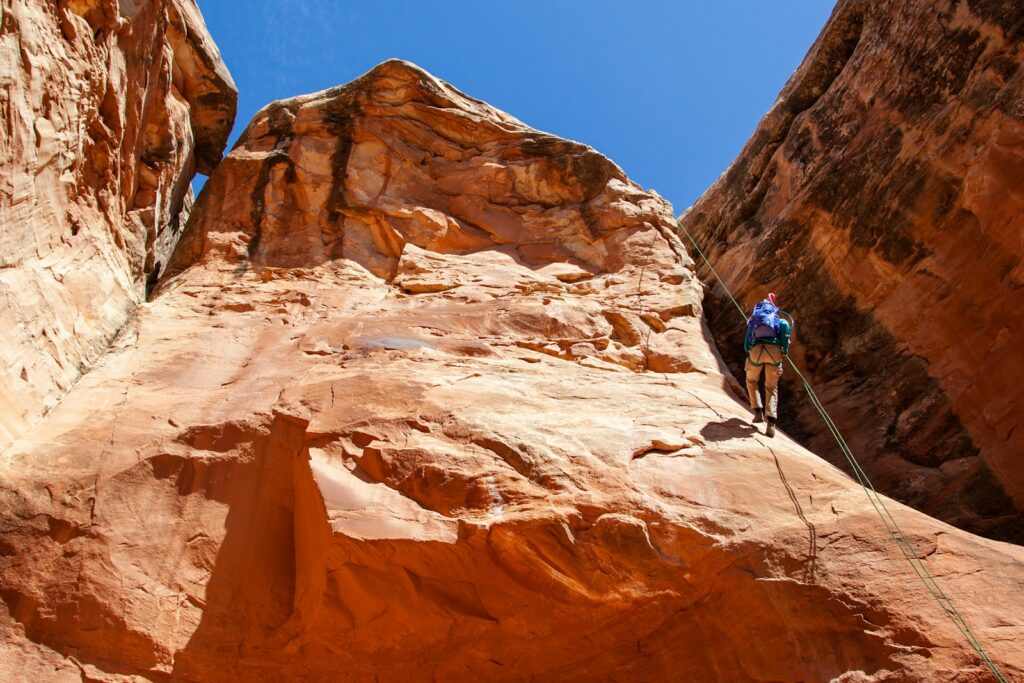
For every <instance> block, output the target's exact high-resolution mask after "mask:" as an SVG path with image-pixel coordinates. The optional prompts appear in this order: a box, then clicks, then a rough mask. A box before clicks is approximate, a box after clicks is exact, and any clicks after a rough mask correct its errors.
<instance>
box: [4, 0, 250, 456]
mask: <svg viewBox="0 0 1024 683" xmlns="http://www.w3.org/2000/svg"><path fill="white" fill-rule="evenodd" d="M0 12H2V19H0V72H2V76H0V79H2V83H3V87H2V88H0V102H2V107H0V110H2V113H0V118H2V119H3V123H4V125H3V129H2V132H0V168H3V174H2V176H0V224H2V225H3V230H2V232H0V348H2V349H3V359H4V360H3V363H2V364H0V451H2V450H4V449H5V448H6V447H7V446H9V445H10V444H11V443H12V441H14V440H15V439H17V438H18V437H19V436H20V435H21V434H23V433H24V431H25V429H26V428H28V427H30V426H31V425H33V424H35V423H36V422H37V421H38V419H39V418H40V417H41V416H42V415H44V414H45V413H46V412H47V411H48V410H50V409H51V408H52V407H53V406H54V405H56V404H57V402H58V401H59V400H60V398H61V396H63V395H64V393H65V392H66V391H67V390H68V388H69V387H70V386H71V385H72V384H73V383H74V382H75V381H76V380H77V379H78V377H79V376H80V375H81V373H82V372H83V371H84V370H86V369H87V368H88V367H89V366H90V365H91V364H92V363H93V362H94V361H95V360H96V358H98V357H99V355H100V354H101V353H102V352H103V351H104V349H106V347H107V345H108V344H109V343H110V341H111V339H112V338H113V337H114V336H115V335H116V334H117V332H118V330H120V329H121V327H122V326H123V325H124V323H125V321H126V320H127V319H128V318H129V316H130V315H131V314H132V311H133V310H134V309H135V307H136V306H137V305H138V304H139V302H141V301H142V300H144V298H145V296H146V289H147V285H148V286H152V285H153V284H154V283H155V282H156V279H157V277H158V275H159V273H160V271H161V269H162V267H163V266H164V265H165V264H166V263H167V259H168V257H169V256H170V254H171V251H172V250H173V248H174V245H175V243H176V242H177V239H178V237H179V236H180V234H181V229H182V228H183V227H184V220H185V219H186V218H187V216H188V210H189V207H190V205H191V203H192V191H191V185H190V183H191V180H192V177H193V175H194V174H195V173H196V172H197V171H198V172H200V173H206V174H208V173H210V172H211V171H212V170H213V168H214V167H215V166H216V165H217V163H218V162H219V161H220V158H221V154H222V152H223V150H224V146H225V144H226V142H227V137H228V134H229V132H230V130H231V126H232V124H233V122H234V116H235V105H236V92H235V87H234V83H233V82H232V80H231V75H230V74H229V73H228V71H227V69H226V67H225V66H224V64H223V63H222V62H221V59H220V55H219V52H218V51H217V47H216V45H214V43H213V41H212V39H211V38H210V36H209V34H208V33H207V30H206V27H205V25H204V23H203V20H202V17H201V16H200V14H199V10H198V9H197V8H196V6H195V4H194V2H193V0H121V1H120V2H115V1H114V0H62V1H60V2H57V1H54V0H49V1H38V0H11V1H8V2H4V3H3V5H2V10H0Z"/></svg>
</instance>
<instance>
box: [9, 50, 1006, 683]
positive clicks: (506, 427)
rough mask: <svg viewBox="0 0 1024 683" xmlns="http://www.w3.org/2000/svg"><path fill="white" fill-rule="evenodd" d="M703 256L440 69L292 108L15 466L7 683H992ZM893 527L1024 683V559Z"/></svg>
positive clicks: (597, 163)
mask: <svg viewBox="0 0 1024 683" xmlns="http://www.w3.org/2000/svg"><path fill="white" fill-rule="evenodd" d="M673 228H674V218H673V215H672V211H671V207H670V206H669V205H668V204H667V203H666V202H664V201H663V200H662V199H660V198H659V197H658V196H657V195H655V194H653V193H650V192H645V191H643V190H641V189H640V188H639V187H637V186H636V185H635V184H634V183H632V182H630V181H629V180H628V179H627V178H626V177H625V176H624V175H623V173H622V171H621V170H619V169H618V168H617V167H616V166H615V165H614V164H612V163H611V162H610V161H608V160H607V159H605V158H604V157H602V156H601V155H600V154H598V153H596V152H595V151H593V150H591V149H589V148H587V147H585V146H583V145H580V144H577V143H573V142H568V141H565V140H560V139H557V138H554V137H552V136H550V135H547V134H544V133H541V132H538V131H535V130H532V129H530V128H528V127H526V126H524V125H523V124H521V123H519V122H518V121H516V120H515V119H513V118H511V117H510V116H508V115H506V114H503V113H501V112H498V111H496V110H494V109H492V108H491V107H489V106H487V105H485V104H483V103H481V102H479V101H476V100H473V99H471V98H469V97H467V96H465V95H462V94H461V93H459V92H457V91H456V90H454V89H453V88H451V87H450V86H448V85H445V84H443V83H441V82H440V81H438V80H436V79H434V78H433V77H432V76H430V75H429V74H426V73H424V72H422V71H420V70H419V69H417V68H415V67H413V66H412V65H410V64H407V63H404V62H395V61H393V62H387V63H385V64H383V65H381V66H379V67H377V68H376V69H374V70H373V71H372V72H370V73H369V74H367V75H366V76H364V77H362V78H360V79H358V80H357V81H355V82H354V83H352V84H350V85H348V86H345V87H343V88H338V89H334V90H329V91H325V92H322V93H317V94H314V95H309V96H305V97H300V98H296V99H293V100H288V101H284V102H279V103H276V104H274V105H271V106H270V107H268V108H267V109H265V110H264V111H263V112H261V113H260V114H259V115H258V116H257V117H256V119H255V120H254V121H253V122H252V124H251V125H250V126H249V128H248V130H247V131H246V133H245V134H244V135H243V136H242V138H241V139H240V141H239V144H238V146H237V147H236V148H235V149H234V150H233V151H232V153H231V154H230V155H229V156H228V157H227V158H226V159H225V161H224V162H223V163H222V164H221V165H220V166H219V167H218V168H217V170H216V171H215V173H214V174H213V177H212V178H211V180H210V182H209V183H208V185H207V189H206V190H204V193H203V197H202V198H201V200H200V202H199V205H198V206H197V208H196V210H195V211H194V212H193V214H192V217H191V219H190V223H189V226H188V228H187V237H186V239H184V240H183V241H182V242H181V244H180V246H179V248H178V251H177V253H176V256H175V258H174V259H173V265H174V267H175V268H176V271H177V274H176V275H175V276H174V277H173V278H171V279H170V280H169V281H166V282H165V284H163V285H161V287H160V289H159V291H158V292H157V294H156V296H155V298H154V299H153V300H152V301H151V302H150V303H148V304H145V305H144V306H143V307H142V308H141V309H140V311H139V314H138V316H137V318H136V319H135V321H134V323H133V325H132V326H131V328H130V329H128V330H126V331H125V333H124V334H123V336H122V337H120V338H119V339H118V341H117V343H116V344H115V345H114V347H113V348H112V349H111V351H110V353H109V354H107V355H106V356H105V357H104V358H103V359H102V362H101V363H100V364H99V365H98V366H97V367H96V368H95V369H94V370H93V371H92V372H90V373H89V374H88V375H86V376H85V377H84V378H83V379H82V380H81V381H80V382H79V383H78V384H77V385H76V386H75V388H74V389H73V391H72V392H71V393H70V394H69V395H68V397H67V398H66V399H65V400H64V401H63V402H62V403H61V405H60V406H59V407H58V408H57V409H55V410H54V411H53V412H52V413H51V414H50V415H49V416H48V417H47V418H46V420H45V421H44V422H43V423H42V424H40V425H39V426H38V427H37V428H36V429H34V430H33V431H32V433H31V436H30V437H29V438H26V439H23V440H22V441H21V442H20V443H19V445H18V447H17V448H16V449H13V450H12V451H10V452H9V453H8V455H7V457H5V458H4V460H3V463H2V466H3V468H4V470H3V472H4V482H5V484H4V486H3V488H2V491H0V506H2V507H0V509H2V512H3V515H2V518H3V520H4V522H3V524H4V528H3V529H2V538H3V546H2V551H0V596H2V598H3V604H4V605H5V608H6V610H7V614H8V617H7V618H6V619H5V620H4V621H3V628H4V629H5V630H4V633H5V640H4V646H3V648H2V649H0V653H2V654H0V657H2V659H0V667H2V666H3V665H6V666H8V667H14V666H17V667H18V670H19V671H29V672H33V673H35V674H36V675H38V676H39V677H50V678H51V679H59V678H60V677H61V676H62V675H63V676H64V677H65V678H67V679H69V680H77V679H78V678H79V677H80V676H81V675H83V674H84V675H86V676H89V677H91V679H98V680H104V679H106V680H118V679H119V678H120V677H127V676H131V675H137V676H140V677H143V678H147V679H153V680H162V679H164V678H167V677H170V678H172V679H180V680H204V681H220V680H225V681H226V680H289V679H290V680H300V679H301V680H322V681H328V680H329V681H337V680H352V681H362V680H382V681H407V680H448V681H477V680H580V681H584V680H586V681H590V680H602V679H613V680H701V681H704V680H721V681H736V680H743V681H797V680H814V681H820V680H830V679H836V680H841V681H886V680H889V681H897V680H898V681H906V680H920V681H925V680H937V679H938V680H952V681H981V680H986V677H985V673H984V670H983V669H981V668H980V666H979V662H978V661H977V659H976V658H974V657H973V656H972V654H971V653H970V651H969V650H967V649H966V647H965V645H964V644H963V641H962V638H961V636H960V634H959V633H957V632H956V631H955V630H954V629H953V627H952V626H951V625H950V624H949V623H948V622H946V621H945V620H944V617H943V615H942V613H941V611H940V610H939V608H938V607H937V606H936V605H935V604H934V603H933V602H930V600H931V599H930V598H929V597H928V595H927V594H926V593H925V592H924V590H923V589H919V588H917V586H916V585H915V584H914V583H913V581H915V580H916V579H915V578H914V577H913V574H912V573H911V570H910V569H909V568H908V566H907V565H905V564H903V563H902V561H901V560H900V557H899V551H898V550H897V549H896V547H895V546H894V545H893V544H892V542H891V540H890V539H889V538H888V537H887V535H886V534H885V532H884V530H883V528H882V527H881V526H880V524H879V523H878V520H877V518H876V517H874V512H873V511H872V510H871V508H870V506H869V505H868V504H867V502H866V501H865V499H864V498H863V497H862V494H861V492H860V490H859V489H858V488H856V487H855V486H854V485H853V484H852V483H851V481H850V480H849V479H848V478H847V477H846V476H845V475H843V474H842V473H841V472H840V471H839V470H837V469H835V468H834V467H832V466H831V465H829V464H828V463H826V462H824V461H823V460H821V459H819V458H818V457H816V456H815V455H813V454H812V453H810V452H808V451H806V450H804V449H803V448H801V447H800V446H798V445H797V444H795V443H794V442H792V441H790V440H789V439H787V438H785V437H781V438H777V439H775V440H774V441H767V440H764V439H763V438H762V437H757V436H754V434H753V429H752V428H751V427H750V426H749V425H748V424H747V422H746V420H747V419H748V417H749V415H748V413H747V411H746V409H745V408H744V407H743V406H742V405H741V404H739V403H738V402H737V401H736V400H734V399H733V398H732V397H731V396H730V395H729V393H728V392H727V391H726V388H727V387H729V386H731V385H730V384H729V382H730V380H727V379H726V376H725V375H723V369H722V367H721V363H720V360H719V359H718V357H717V354H716V352H715V351H714V347H713V345H712V343H711V341H710V334H709V333H708V332H707V330H706V328H705V327H704V326H703V324H702V318H701V314H702V311H701V304H700V299H701V286H700V284H699V282H698V281H697V279H696V277H695V276H694V274H693V273H692V262H691V261H690V260H689V257H688V256H687V255H686V252H685V251H684V250H683V249H682V247H681V245H680V243H679V241H678V239H677V238H676V237H675V236H674V234H673V231H672V230H673ZM892 505H893V508H894V509H895V511H896V514H897V515H898V516H899V518H900V520H901V522H902V523H903V525H904V528H905V529H907V530H908V532H909V533H910V535H911V537H912V539H913V540H914V542H915V543H916V544H917V545H918V546H919V548H920V550H921V552H922V553H925V554H927V557H928V559H927V562H928V565H929V567H931V569H932V571H934V572H935V573H936V574H938V575H940V576H941V577H942V580H943V581H945V582H946V584H947V585H948V587H949V589H950V591H951V593H952V594H953V595H955V596H956V598H957V599H958V600H959V601H960V606H961V608H962V609H963V610H964V611H965V613H966V614H967V615H968V616H969V618H970V619H971V621H972V623H973V624H974V627H975V628H976V629H977V631H978V633H979V636H980V637H981V638H982V639H983V641H984V642H985V643H986V646H987V647H988V649H989V651H990V653H991V654H992V656H993V657H994V658H995V659H996V660H997V661H998V662H999V664H1000V665H1001V666H1002V667H1003V668H1004V669H1005V671H1006V673H1007V674H1008V675H1010V676H1020V675H1022V674H1024V646H1022V643H1024V631H1022V626H1021V616H1022V610H1024V607H1022V606H1021V605H1020V604H1019V601H1013V600H1007V599H1006V596H1009V595H1016V594H1020V592H1021V590H1022V589H1024V551H1022V550H1021V549H1020V548H1018V547H1015V546H1011V545H1007V544H1002V543H998V542H994V541H988V540H984V539H979V538H976V537H974V536H971V535H969V534H967V533H964V532H962V531H959V530H956V529H953V528H951V527H948V526H947V525H945V524H942V523H940V522H936V521H934V520H932V519H929V518H927V517H925V516H924V515H922V514H920V513H918V512H915V511H913V510H910V509H908V508H904V507H902V506H900V505H898V504H896V503H893V504H892Z"/></svg>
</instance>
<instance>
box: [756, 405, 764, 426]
mask: <svg viewBox="0 0 1024 683" xmlns="http://www.w3.org/2000/svg"><path fill="white" fill-rule="evenodd" d="M754 422H755V423H756V422H764V409H762V408H755V409H754Z"/></svg>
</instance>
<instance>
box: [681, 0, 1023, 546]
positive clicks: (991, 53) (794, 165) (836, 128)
mask: <svg viewBox="0 0 1024 683" xmlns="http://www.w3.org/2000/svg"><path fill="white" fill-rule="evenodd" d="M1022 37H1024V7H1022V6H1021V4H1020V3H1019V2H1013V1H1011V0H1005V1H990V2H986V1H981V0H969V1H966V2H949V1H940V2H934V1H932V0H915V1H912V2H866V1H861V0H843V1H841V2H840V3H839V4H838V5H837V6H836V9H835V11H834V13H833V15H832V18H831V19H830V20H829V22H828V24H827V26H826V27H825V29H824V31H823V32H822V34H821V36H820V37H819V38H818V40H817V42H816V43H815V44H814V46H813V47H812V48H811V51H810V52H809V53H808V55H807V57H806V59H805V60H804V62H803V64H802V65H801V66H800V68H799V69H798V70H797V71H796V73H794V75H793V77H792V78H791V79H790V81H789V82H788V83H787V85H786V86H785V88H784V89H783V91H782V93H781V94H780V96H779V98H778V100H777V101H776V103H775V105H774V106H773V107H772V109H771V111H770V112H769V113H768V114H767V115H766V116H765V117H764V119H763V120H762V121H761V123H760V125H759V126H758V128H757V130H756V131H755V133H754V135H753V137H751V139H750V141H749V142H748V143H747V145H746V147H745V148H744V149H743V151H742V152H741V154H740V156H739V157H738V158H737V159H736V161H735V162H734V163H733V164H732V166H731V167H730V168H729V169H728V171H726V173H724V174H723V175H722V177H721V178H720V179H719V180H718V181H717V182H716V183H715V184H714V185H713V186H712V187H711V188H710V189H709V190H708V191H707V192H706V193H705V194H704V195H703V196H702V197H701V198H700V200H699V201H698V202H697V203H696V204H695V205H694V206H693V207H691V208H690V209H688V210H687V211H686V212H685V213H684V214H683V216H682V217H681V224H682V225H683V226H684V227H685V228H686V229H687V230H689V231H690V232H691V233H692V234H693V235H694V236H695V237H696V239H697V240H698V242H699V243H701V244H702V245H703V247H704V248H705V249H706V251H707V253H708V255H709V257H710V258H711V260H712V262H713V263H714V265H715V268H716V269H717V270H718V272H719V273H720V274H721V275H722V276H723V277H724V279H725V280H726V281H727V282H728V283H729V285H730V287H732V288H733V289H734V290H735V291H736V292H737V293H738V295H739V298H740V300H741V302H742V304H743V305H744V306H746V307H747V308H748V310H749V307H750V306H752V305H753V303H754V302H755V301H757V300H758V299H759V298H760V297H763V296H764V294H765V293H766V292H767V291H770V290H774V291H776V292H778V293H779V294H780V296H781V299H782V304H783V307H784V308H786V309H788V310H789V311H791V312H792V313H794V314H795V316H796V318H797V328H796V329H797V333H796V344H795V347H794V354H793V355H794V358H795V359H796V361H797V362H798V363H799V364H801V365H803V366H804V367H806V368H807V369H808V370H809V371H810V374H811V377H812V382H813V383H814V384H815V385H816V386H817V388H818V392H819V393H820V394H821V397H822V399H823V401H824V403H825V405H826V407H827V408H828V410H829V411H830V412H831V413H832V415H833V417H834V418H835V420H836V422H837V423H838V424H839V426H840V428H841V430H842V431H843V433H844V436H845V437H846V439H847V440H848V441H849V443H850V444H851V446H852V447H853V450H854V451H855V452H856V453H857V454H859V455H860V456H861V457H862V458H863V459H865V467H866V469H867V470H868V472H869V474H871V475H872V476H873V478H874V480H875V483H876V484H877V485H879V486H880V487H881V488H882V489H883V490H885V491H887V492H889V493H890V494H891V495H894V496H896V497H897V498H899V499H900V500H902V501H905V502H907V503H909V504H911V505H913V506H914V507H917V508H918V509H921V510H924V511H926V512H928V513H929V514H932V515H935V516H937V517H939V518H941V519H944V520H946V521H949V522H951V523H953V524H956V525H958V526H961V527H963V528H966V529H970V530H972V531H975V532H978V533H981V534H986V535H990V536H993V537H996V538H1003V539H1012V540H1014V541H1017V542H1020V541H1022V540H1024V513H1022V510H1024V466H1022V464H1021V460H1020V453H1021V450H1022V449H1024V432H1022V431H1021V430H1020V429H1018V428H1017V427H1018V426H1019V425H1020V418H1021V412H1020V406H1021V405H1024V381H1022V380H1024V366H1022V365H1021V362H1020V361H1021V353H1020V344H1019V342H1018V338H1019V337H1020V332H1021V330H1022V329H1024V265H1022V260H1021V259H1022V257H1024V242H1022V239H1021V236H1022V235H1024V193H1022V190H1021V188H1022V183H1021V179H1022V178H1024V68H1022V64H1024V40H1022ZM709 277H710V275H709ZM712 292H713V295H712V297H711V300H710V301H711V304H710V305H709V310H710V312H711V314H710V320H711V327H712V329H713V331H714V333H715V336H716V339H717V340H718V342H719V345H720V348H722V349H723V353H724V354H725V355H726V357H727V358H728V359H729V361H730V364H731V365H733V367H734V368H736V369H739V367H740V366H741V364H742V348H741V341H740V340H741V338H742V321H741V320H740V319H739V318H738V316H737V315H736V311H735V310H734V308H733V307H732V305H731V303H729V302H728V301H725V302H724V303H723V300H724V299H723V293H722V290H721V289H720V288H717V287H716V288H715V289H714V290H712ZM790 379H791V380H792V379H793V378H790ZM788 388H789V390H790V391H789V394H788V395H787V396H785V397H784V399H783V401H784V408H783V415H782V421H783V424H784V425H785V426H786V428H787V429H788V430H789V431H790V432H791V433H793V434H796V435H799V437H800V438H801V440H802V442H803V443H805V444H806V445H807V446H809V447H810V448H812V449H813V450H814V451H816V452H818V453H822V454H829V453H832V454H834V456H835V457H838V451H837V450H836V448H835V445H834V443H833V442H832V437H831V435H830V434H829V432H828V431H827V430H826V429H825V427H824V425H823V424H822V422H821V420H820V418H819V417H818V415H817V413H816V412H814V410H813V408H812V407H811V405H810V403H809V402H807V401H805V400H803V392H802V390H800V389H798V388H797V386H796V384H795V383H793V384H791V385H789V386H788Z"/></svg>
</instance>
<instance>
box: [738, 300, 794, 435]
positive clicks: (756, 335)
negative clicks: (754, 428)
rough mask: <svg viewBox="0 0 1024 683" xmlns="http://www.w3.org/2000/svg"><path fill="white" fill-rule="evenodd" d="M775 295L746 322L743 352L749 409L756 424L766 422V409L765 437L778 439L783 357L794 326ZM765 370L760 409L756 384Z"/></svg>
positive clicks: (787, 349)
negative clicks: (745, 357)
mask: <svg viewBox="0 0 1024 683" xmlns="http://www.w3.org/2000/svg"><path fill="white" fill-rule="evenodd" d="M775 298H776V297H775V294H774V293H770V294H768V298H767V299H765V300H764V301H760V302H758V303H757V304H756V305H755V306H754V310H753V311H752V312H751V314H750V317H749V318H748V320H747V334H746V336H745V337H744V339H743V350H744V351H745V352H746V354H747V361H746V371H747V397H748V398H749V399H750V409H751V410H753V411H754V422H764V421H765V417H766V416H765V411H766V410H767V418H768V426H767V427H766V428H765V430H764V435H765V436H775V420H776V417H777V416H778V413H777V410H778V404H779V377H781V376H782V360H783V359H782V357H783V356H784V355H786V354H788V353H789V335H790V332H791V331H792V326H791V325H790V323H789V321H787V320H785V319H784V318H783V317H782V316H781V315H780V313H785V311H782V310H780V309H779V307H778V305H777V304H776V302H775ZM762 369H763V370H764V398H765V405H764V407H762V406H761V394H760V392H758V387H757V384H758V382H759V381H760V379H761V370H762Z"/></svg>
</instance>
